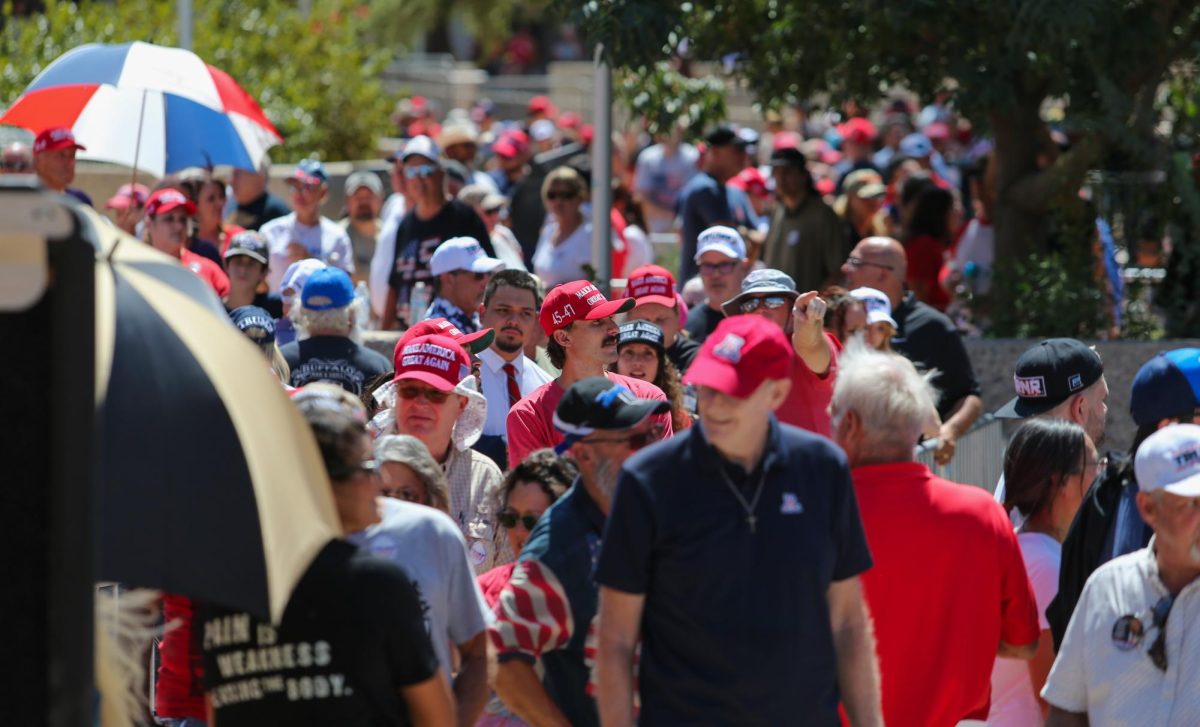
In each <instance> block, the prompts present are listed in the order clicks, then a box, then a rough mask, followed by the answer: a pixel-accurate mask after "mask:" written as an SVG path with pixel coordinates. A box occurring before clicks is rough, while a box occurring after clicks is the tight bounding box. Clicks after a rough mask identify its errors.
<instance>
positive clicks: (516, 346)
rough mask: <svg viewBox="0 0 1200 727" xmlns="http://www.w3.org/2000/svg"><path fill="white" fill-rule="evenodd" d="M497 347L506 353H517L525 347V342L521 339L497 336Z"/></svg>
mask: <svg viewBox="0 0 1200 727" xmlns="http://www.w3.org/2000/svg"><path fill="white" fill-rule="evenodd" d="M495 344H496V348H498V349H500V350H501V351H503V352H505V353H516V352H517V351H520V350H522V349H524V348H525V344H524V343H522V342H521V341H519V340H510V339H507V338H501V337H499V336H497V337H496V341H495Z"/></svg>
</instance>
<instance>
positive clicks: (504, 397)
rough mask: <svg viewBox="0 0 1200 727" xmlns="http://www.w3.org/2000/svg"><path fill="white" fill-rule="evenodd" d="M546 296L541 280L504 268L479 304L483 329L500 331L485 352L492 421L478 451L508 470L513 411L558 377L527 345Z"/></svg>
mask: <svg viewBox="0 0 1200 727" xmlns="http://www.w3.org/2000/svg"><path fill="white" fill-rule="evenodd" d="M541 305H542V294H541V290H540V289H539V288H538V283H537V280H536V279H535V278H534V277H533V276H532V275H530V274H529V273H527V272H525V271H524V270H500V271H498V272H497V273H496V274H495V275H493V276H492V279H491V280H489V281H488V284H487V287H486V288H485V289H484V291H483V304H482V305H481V306H479V320H480V322H481V323H482V325H483V327H484V328H491V329H494V330H495V331H496V337H495V338H494V339H493V340H492V345H491V346H489V347H488V348H487V349H485V350H483V351H480V352H479V354H478V356H479V362H480V367H479V384H480V391H481V392H482V393H483V397H484V398H485V399H487V401H488V408H487V421H485V422H484V423H483V436H481V437H480V438H479V441H478V442H476V443H475V445H474V446H475V450H476V451H479V452H483V453H484V454H486V455H487V456H489V457H491V458H492V459H493V460H495V462H496V464H497V465H499V467H500V469H502V470H506V469H508V429H507V426H506V425H505V422H506V420H507V419H508V410H509V409H511V408H512V407H513V406H514V405H515V404H516V403H517V402H518V401H520V400H521V398H522V397H525V396H529V395H530V394H532V393H533V392H534V390H535V389H537V388H538V387H539V386H542V385H543V384H548V383H550V382H551V381H553V380H554V377H553V376H551V375H550V374H548V373H546V372H545V371H543V370H542V369H541V367H539V366H538V365H537V364H535V363H534V362H533V360H532V359H530V358H529V357H528V356H526V355H525V345H526V344H528V343H529V340H530V339H531V338H532V337H533V335H534V332H535V326H537V324H538V309H539V308H540V307H541Z"/></svg>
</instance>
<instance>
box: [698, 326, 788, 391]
mask: <svg viewBox="0 0 1200 727" xmlns="http://www.w3.org/2000/svg"><path fill="white" fill-rule="evenodd" d="M795 356H796V354H795V351H793V350H792V344H791V342H790V341H788V338H787V334H785V333H784V332H783V329H782V328H780V327H779V326H778V325H776V324H775V323H772V322H771V321H769V320H767V319H766V318H763V317H762V316H732V317H730V318H726V319H724V320H722V321H721V322H720V323H718V324H717V327H716V328H715V329H714V330H713V332H712V333H711V334H709V336H708V338H707V339H705V340H704V345H703V346H701V347H700V351H699V353H697V354H696V359H695V360H694V361H692V365H691V366H689V367H688V370H687V374H686V375H684V377H683V383H685V384H693V385H695V386H707V387H709V388H710V389H716V390H717V391H719V392H721V393H722V394H728V395H729V396H732V397H735V398H738V399H745V398H746V397H748V396H750V395H751V394H753V393H754V392H755V391H757V390H758V387H759V386H760V385H762V382H764V381H766V380H768V379H771V380H779V379H788V378H791V375H792V366H793V363H794V360H795Z"/></svg>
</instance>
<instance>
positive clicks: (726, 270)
mask: <svg viewBox="0 0 1200 727" xmlns="http://www.w3.org/2000/svg"><path fill="white" fill-rule="evenodd" d="M734 265H737V263H735V262H733V261H729V262H724V263H700V266H699V268H700V274H701V275H712V274H713V273H720V274H721V275H728V274H730V273H732V272H733V266H734Z"/></svg>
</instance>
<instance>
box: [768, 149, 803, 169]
mask: <svg viewBox="0 0 1200 727" xmlns="http://www.w3.org/2000/svg"><path fill="white" fill-rule="evenodd" d="M807 165H808V160H807V159H805V158H804V152H802V151H800V150H799V149H797V148H796V147H794V146H785V147H784V148H782V149H776V150H775V151H773V152H771V166H773V167H800V168H801V169H804V168H806V167H807Z"/></svg>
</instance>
